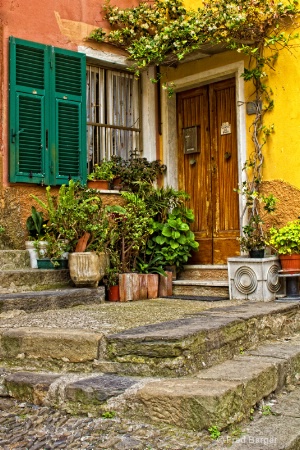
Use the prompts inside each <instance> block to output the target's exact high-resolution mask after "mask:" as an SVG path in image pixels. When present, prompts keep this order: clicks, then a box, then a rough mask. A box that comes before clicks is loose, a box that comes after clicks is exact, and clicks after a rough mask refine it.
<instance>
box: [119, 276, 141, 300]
mask: <svg viewBox="0 0 300 450" xmlns="http://www.w3.org/2000/svg"><path fill="white" fill-rule="evenodd" d="M119 286H120V302H129V301H131V300H139V299H140V280H139V274H138V273H121V274H120V275H119Z"/></svg>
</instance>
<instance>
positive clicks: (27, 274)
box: [0, 252, 73, 294]
mask: <svg viewBox="0 0 300 450" xmlns="http://www.w3.org/2000/svg"><path fill="white" fill-rule="evenodd" d="M0 253H1V252H0ZM70 286H73V283H72V281H71V279H70V274H69V270H65V269H64V270H57V269H49V270H45V269H30V268H28V269H15V270H0V294H9V293H16V292H28V291H40V290H48V289H59V288H64V287H70Z"/></svg>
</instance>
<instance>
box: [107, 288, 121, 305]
mask: <svg viewBox="0 0 300 450" xmlns="http://www.w3.org/2000/svg"><path fill="white" fill-rule="evenodd" d="M108 300H109V301H110V302H119V301H120V291H119V285H116V286H110V288H109V289H108Z"/></svg>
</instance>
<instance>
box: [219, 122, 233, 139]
mask: <svg viewBox="0 0 300 450" xmlns="http://www.w3.org/2000/svg"><path fill="white" fill-rule="evenodd" d="M223 134H231V125H230V123H229V122H223V123H222V125H221V136H223Z"/></svg>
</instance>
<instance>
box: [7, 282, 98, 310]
mask: <svg viewBox="0 0 300 450" xmlns="http://www.w3.org/2000/svg"><path fill="white" fill-rule="evenodd" d="M104 301H105V289H104V286H100V287H98V288H97V289H88V288H69V289H68V288H62V289H60V290H47V291H31V292H22V293H20V292H19V293H13V294H2V295H1V294H0V312H4V311H11V310H13V309H18V310H21V309H22V310H24V311H28V312H36V311H46V310H48V309H55V308H59V309H60V308H69V307H71V306H77V305H88V304H94V303H103V302H104Z"/></svg>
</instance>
